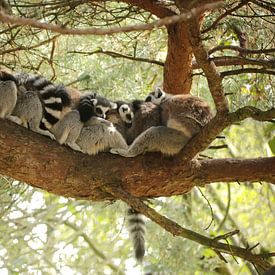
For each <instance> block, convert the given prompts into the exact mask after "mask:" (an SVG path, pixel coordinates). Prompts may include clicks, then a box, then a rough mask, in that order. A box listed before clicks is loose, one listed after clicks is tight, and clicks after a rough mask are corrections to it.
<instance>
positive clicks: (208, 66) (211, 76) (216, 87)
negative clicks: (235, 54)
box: [187, 15, 229, 113]
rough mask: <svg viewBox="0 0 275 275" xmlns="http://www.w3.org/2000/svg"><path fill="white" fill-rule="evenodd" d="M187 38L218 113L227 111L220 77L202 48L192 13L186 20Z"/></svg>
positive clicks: (197, 26) (195, 18) (197, 23)
mask: <svg viewBox="0 0 275 275" xmlns="http://www.w3.org/2000/svg"><path fill="white" fill-rule="evenodd" d="M187 23H188V30H189V40H190V43H191V46H192V49H193V52H194V55H195V58H196V61H197V63H198V65H199V66H200V67H201V68H202V70H203V72H204V73H205V76H206V77H207V81H208V86H209V89H210V92H211V94H212V97H213V99H214V102H215V104H216V108H217V112H218V113H227V112H228V111H229V109H228V102H227V99H226V97H225V95H224V91H223V86H222V78H221V77H220V75H219V72H218V71H217V68H216V66H215V64H214V62H211V61H210V60H209V56H208V52H207V50H206V49H205V48H204V45H203V43H202V40H201V37H200V24H199V19H198V18H197V17H196V16H195V15H194V16H192V17H191V18H190V19H189V20H188V21H187Z"/></svg>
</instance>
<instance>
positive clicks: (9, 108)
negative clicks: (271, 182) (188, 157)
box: [0, 70, 213, 261]
mask: <svg viewBox="0 0 275 275" xmlns="http://www.w3.org/2000/svg"><path fill="white" fill-rule="evenodd" d="M212 117H213V115H212V112H211V109H210V107H209V106H208V104H207V103H206V102H205V101H203V100H202V99H200V98H198V97H195V96H191V95H184V94H182V95H168V94H166V93H165V92H164V91H163V90H162V89H160V88H157V89H156V90H155V91H153V92H152V93H150V94H149V95H148V96H147V98H146V99H145V100H134V101H132V102H124V101H115V102H113V101H110V100H108V99H106V98H104V97H102V96H99V95H98V94H96V93H93V92H86V93H84V94H81V93H80V92H79V91H77V90H75V89H71V88H68V87H65V86H64V85H62V84H60V85H56V84H54V83H52V82H51V81H49V80H47V79H46V78H44V77H42V76H37V75H36V76H34V75H29V74H26V73H10V72H6V71H4V70H2V71H0V118H7V119H9V120H11V121H13V122H15V123H17V124H20V125H22V126H24V127H27V128H29V129H31V130H32V131H34V132H37V133H40V134H42V135H46V136H49V137H50V138H52V139H55V140H57V142H58V143H59V144H65V145H67V146H69V147H71V148H72V149H73V150H77V151H80V152H83V153H86V154H89V155H95V154H98V153H99V152H106V151H109V152H111V153H113V154H119V155H121V156H124V157H135V156H137V155H140V154H143V153H145V152H161V153H163V154H165V155H169V156H172V155H175V154H177V153H179V152H180V151H181V150H182V148H183V147H184V146H185V144H186V143H187V142H188V141H189V140H190V138H192V137H193V136H194V135H195V134H196V133H198V132H199V130H200V129H201V128H202V127H203V126H204V125H206V124H207V123H208V122H209V121H210V120H211V118H212ZM128 221H129V226H130V232H131V236H132V239H133V242H134V249H135V256H136V258H137V259H138V260H140V261H141V260H142V258H143V256H144V253H145V248H144V234H145V228H144V221H143V218H142V216H141V215H140V214H139V213H138V212H137V211H135V210H134V209H130V210H129V211H128Z"/></svg>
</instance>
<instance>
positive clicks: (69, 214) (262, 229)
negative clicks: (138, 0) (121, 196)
mask: <svg viewBox="0 0 275 275" xmlns="http://www.w3.org/2000/svg"><path fill="white" fill-rule="evenodd" d="M10 2H11V4H12V8H13V12H14V13H16V14H21V15H25V16H28V17H33V16H34V15H35V17H36V18H42V19H47V20H49V19H50V20H52V21H53V22H56V23H63V24H68V25H69V26H71V27H81V26H87V25H92V26H101V27H102V26H104V27H106V26H109V25H119V26H120V25H127V24H134V23H139V22H148V21H150V20H152V18H151V17H150V14H149V13H143V12H141V11H140V10H139V9H137V8H134V7H132V8H131V9H129V7H128V5H126V4H120V3H115V2H110V3H108V2H109V1H106V3H105V2H104V4H100V3H98V5H97V6H94V3H89V1H83V2H87V3H84V4H83V5H76V6H75V7H73V6H71V10H70V9H69V8H68V7H69V6H66V5H65V4H64V1H63V2H62V1H60V2H59V4H60V5H59V4H58V3H57V4H54V2H55V1H48V2H49V3H48V6H47V4H46V1H10ZM72 2H77V1H72ZM90 2H94V1H90ZM95 2H97V1H95ZM167 2H169V1H167ZM233 2H235V1H227V4H228V7H231V6H232V5H233ZM43 3H44V4H45V5H43ZM62 3H63V4H64V6H62ZM169 3H170V2H169ZM20 4H21V6H20ZM52 5H56V6H52ZM53 7H55V12H56V13H55V14H54V13H51V9H52V8H53ZM96 7H97V9H96ZM253 8H254V10H255V11H253V9H252V8H250V7H249V6H247V7H245V8H243V9H241V10H240V11H238V12H237V14H238V15H240V16H237V15H235V16H231V17H228V18H227V19H225V20H224V21H223V23H221V24H220V25H219V26H218V27H217V28H216V29H214V30H211V32H210V33H207V35H205V36H204V38H205V43H206V45H207V47H208V48H213V47H214V46H216V45H237V44H238V43H239V38H238V37H237V35H236V31H234V26H235V27H236V26H237V27H238V28H241V29H243V30H242V31H244V29H245V33H246V35H247V37H248V39H247V40H248V41H249V48H266V47H268V46H269V45H270V44H272V43H273V44H274V41H273V42H272V41H271V39H270V40H267V39H266V38H267V37H270V34H271V33H272V28H271V27H272V24H274V23H270V22H269V21H268V20H270V19H269V18H267V19H266V20H264V19H263V18H264V17H263V18H253V17H242V15H246V16H252V15H254V14H255V13H258V12H259V11H260V7H259V6H253ZM91 11H92V13H91ZM219 14H220V12H219V13H212V14H210V15H209V16H207V17H206V20H205V23H204V24H205V25H204V26H203V27H204V28H207V27H209V26H211V23H213V22H214V21H215V19H216V18H217V16H218V15H219ZM271 20H272V18H271ZM248 24H252V25H251V26H250V27H249V28H246V26H247V25H248ZM255 29H257V30H258V31H257V34H255ZM4 30H5V27H4V26H0V38H1V42H0V45H1V47H0V48H1V50H0V54H2V55H1V60H0V64H4V65H5V66H8V67H10V68H12V69H16V70H23V71H28V72H33V73H34V72H39V73H41V74H43V75H45V76H47V77H49V78H51V79H53V80H54V81H56V82H62V83H65V84H70V83H73V84H72V85H74V86H77V87H78V88H79V89H80V90H85V89H91V90H95V91H98V92H99V93H102V94H103V95H105V96H108V97H110V98H112V99H125V100H131V99H133V98H143V97H144V95H145V94H147V93H148V92H149V91H151V90H152V88H153V87H154V86H155V85H161V83H162V81H163V76H162V72H163V68H162V67H161V66H159V65H154V64H151V63H142V62H137V61H131V60H127V59H123V58H112V57H110V56H108V55H105V54H96V53H93V52H96V51H97V50H100V49H102V50H104V51H112V52H116V53H123V54H125V55H129V56H134V57H142V58H146V59H148V60H158V61H162V62H164V61H165V56H166V51H167V45H166V41H167V33H166V31H165V30H164V29H159V30H154V31H150V32H146V31H145V32H140V33H135V32H134V33H130V34H124V33H121V34H117V35H114V36H56V37H55V38H53V36H54V35H53V34H52V33H50V32H46V31H39V30H34V29H30V28H20V27H11V28H10V30H9V32H5V31H4ZM208 36H210V38H208ZM30 37H31V38H32V39H31V41H30ZM47 39H50V42H49V43H47V44H45V45H40V46H39V47H38V46H37V47H36V46H35V45H38V44H39V43H41V41H45V40H47ZM32 47H33V48H32ZM17 48H20V50H18V49H17ZM16 49H17V50H16ZM24 49H26V50H24ZM9 50H10V52H7V53H5V54H4V53H3V52H5V51H9ZM76 52H78V53H76ZM79 52H80V53H79ZM81 52H82V53H81ZM83 52H86V54H83ZM91 53H93V54H91ZM224 54H228V55H230V54H232V52H231V51H230V50H226V51H224V52H222V54H220V55H224ZM215 56H219V54H215ZM261 56H263V55H262V54H259V57H261ZM265 57H266V56H265ZM267 58H268V59H269V58H270V56H267ZM226 69H227V70H230V69H234V66H227V67H226ZM223 84H224V88H225V91H226V93H228V94H229V95H228V99H229V103H230V109H231V110H235V109H237V108H239V107H240V106H245V105H252V106H256V107H260V108H262V109H267V108H268V107H272V106H274V94H273V93H274V91H273V87H274V84H275V83H274V78H271V76H269V75H264V74H241V75H235V76H232V77H228V78H226V79H225V80H224V81H223ZM192 93H193V94H196V95H199V96H201V97H204V98H206V99H207V100H208V101H209V102H210V103H211V104H212V106H214V105H213V102H211V100H212V99H211V96H210V93H209V90H208V87H207V84H206V80H205V78H204V77H203V76H201V75H199V76H196V77H194V79H193V85H192ZM274 130H275V129H274V125H271V126H270V124H268V123H264V124H263V123H261V124H260V123H256V122H252V121H250V120H248V121H245V122H244V123H242V124H241V125H233V126H231V127H229V128H228V129H226V130H225V131H224V132H223V133H222V135H224V137H225V138H224V139H222V140H215V141H214V143H213V144H212V145H220V144H226V145H227V148H225V149H221V150H211V149H209V150H207V151H205V152H203V156H201V157H205V156H207V157H211V158H216V157H220V158H223V157H244V158H245V157H257V156H271V155H272V154H274V138H272V137H273V135H274ZM201 191H202V192H203V194H204V196H205V197H206V198H207V199H208V201H209V202H207V201H206V200H205V198H204V197H203V196H202V194H201V193H200V192H199V190H198V189H194V190H193V191H192V193H190V194H187V195H183V196H182V197H172V198H159V199H156V200H154V201H153V202H152V205H153V207H154V208H155V209H156V210H158V211H160V212H161V213H162V214H164V215H167V216H169V217H170V218H172V219H173V220H176V221H177V222H178V223H179V224H181V225H184V226H185V227H187V228H190V229H192V230H194V231H197V232H201V233H203V234H206V235H213V236H217V235H220V234H224V233H226V232H228V231H230V230H234V229H239V230H240V232H241V233H240V234H239V235H238V236H235V237H234V238H231V239H230V242H232V243H235V244H238V245H243V246H246V245H247V243H246V242H248V243H249V245H251V246H253V245H255V244H256V243H257V242H260V243H261V247H264V248H265V249H266V250H267V251H270V250H271V249H272V244H274V243H275V235H274V231H272V230H271V229H272V228H274V227H275V224H274V221H275V219H274V216H275V212H274V205H275V196H274V194H275V190H274V187H273V186H271V185H268V184H261V183H255V184H251V183H249V182H247V183H244V184H237V183H234V184H230V186H229V185H227V184H224V183H219V184H217V185H215V186H214V187H213V186H207V187H206V188H203V189H202V190H201ZM209 204H210V205H211V208H212V210H213V216H212V214H211V209H210V208H209ZM0 205H1V213H0V216H1V221H0V231H1V232H4V234H1V235H0V272H1V274H116V273H117V272H118V270H120V271H123V272H125V273H127V274H135V273H136V274H139V272H141V270H142V269H143V271H146V270H148V271H152V272H153V273H154V274H155V273H156V274H216V273H217V272H219V269H220V268H221V267H224V265H225V264H224V263H223V262H222V261H221V260H220V259H219V258H218V257H216V254H215V253H214V252H213V251H212V250H210V249H208V248H205V247H201V246H198V245H197V244H195V243H193V242H191V241H188V240H184V239H180V238H174V237H173V236H171V235H170V234H169V233H167V232H165V231H164V230H162V229H160V228H159V227H158V226H157V225H155V224H153V223H152V222H150V221H148V223H147V228H148V233H147V256H146V262H145V264H144V267H143V268H142V267H140V266H137V265H136V263H135V261H134V260H133V257H132V251H131V250H132V248H131V243H130V241H129V239H128V233H127V229H126V226H125V220H124V218H125V208H126V206H125V205H124V204H123V203H121V202H116V203H114V204H111V205H107V204H103V203H90V202H88V201H79V200H73V199H67V198H62V197H57V196H54V195H52V194H49V193H46V192H43V191H41V190H36V189H34V188H31V187H27V186H26V185H25V184H23V183H19V182H17V181H15V180H12V179H7V178H6V177H4V176H3V177H2V178H1V180H0ZM212 219H213V222H211V220H212ZM206 228H207V229H206ZM256 250H257V248H256ZM226 259H227V260H228V262H229V264H228V265H226V267H227V269H228V270H227V271H230V272H231V273H232V274H248V273H249V272H251V266H249V265H248V264H247V263H245V262H242V261H241V260H239V259H238V264H237V263H236V262H235V260H234V259H233V258H232V257H226ZM110 265H113V268H112V267H110ZM223 274H225V273H223Z"/></svg>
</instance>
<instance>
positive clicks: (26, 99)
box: [12, 91, 55, 139]
mask: <svg viewBox="0 0 275 275" xmlns="http://www.w3.org/2000/svg"><path fill="white" fill-rule="evenodd" d="M12 115H13V116H16V117H18V118H19V119H20V120H21V121H22V125H23V126H24V127H26V128H30V129H31V130H32V131H34V132H36V133H39V134H42V135H45V136H48V137H50V138H51V139H55V138H54V135H53V134H52V133H50V132H49V131H47V130H42V129H40V122H41V120H42V118H43V106H42V102H41V100H40V98H39V96H38V93H37V92H35V91H21V92H19V93H18V95H17V102H16V105H15V108H14V110H13V112H12Z"/></svg>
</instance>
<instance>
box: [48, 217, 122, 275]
mask: <svg viewBox="0 0 275 275" xmlns="http://www.w3.org/2000/svg"><path fill="white" fill-rule="evenodd" d="M50 221H53V222H59V221H57V220H55V219H50ZM62 223H63V224H65V225H66V226H68V227H69V228H71V229H72V230H74V231H75V232H77V233H78V236H81V237H82V238H83V239H84V240H85V242H86V243H87V244H88V246H89V247H90V249H91V250H92V251H93V252H94V254H95V255H96V256H97V257H99V258H100V259H102V260H103V262H104V263H105V264H106V265H107V266H109V267H110V269H111V270H113V271H114V272H115V274H119V275H124V274H125V273H124V272H123V271H122V270H121V269H120V267H119V266H116V265H115V264H113V263H112V262H111V260H110V259H108V258H107V256H106V255H105V254H104V253H103V252H101V251H100V250H99V249H98V248H97V247H96V246H95V245H94V244H93V242H92V241H91V239H90V238H89V237H88V235H87V234H86V233H84V232H83V231H82V230H81V228H78V227H77V226H76V225H75V224H73V223H71V222H69V221H66V220H63V221H62Z"/></svg>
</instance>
